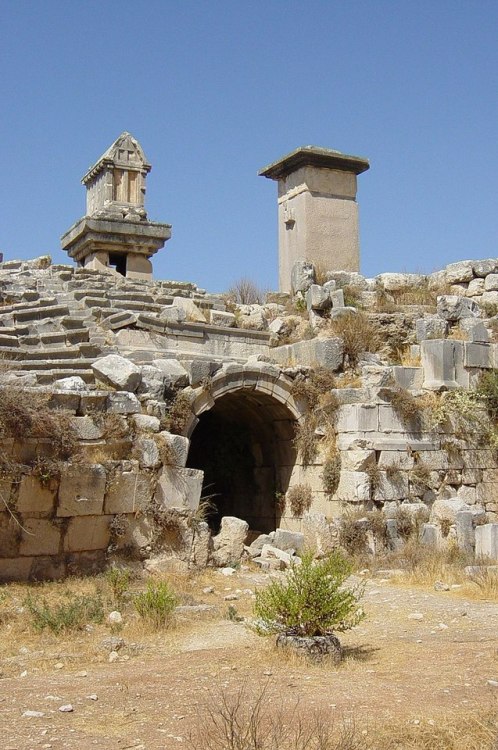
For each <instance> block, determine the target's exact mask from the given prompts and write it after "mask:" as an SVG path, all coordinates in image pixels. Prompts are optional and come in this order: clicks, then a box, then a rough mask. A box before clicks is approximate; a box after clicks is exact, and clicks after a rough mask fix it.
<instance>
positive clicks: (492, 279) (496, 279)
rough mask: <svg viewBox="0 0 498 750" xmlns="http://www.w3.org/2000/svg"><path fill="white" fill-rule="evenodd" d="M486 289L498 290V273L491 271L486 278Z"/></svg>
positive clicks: (489, 290) (488, 290) (490, 290)
mask: <svg viewBox="0 0 498 750" xmlns="http://www.w3.org/2000/svg"><path fill="white" fill-rule="evenodd" d="M484 289H485V290H486V291H487V292H495V291H496V290H498V273H490V274H488V275H487V276H486V278H485V279H484Z"/></svg>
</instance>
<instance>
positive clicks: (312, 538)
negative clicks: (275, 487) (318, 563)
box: [301, 513, 336, 557]
mask: <svg viewBox="0 0 498 750" xmlns="http://www.w3.org/2000/svg"><path fill="white" fill-rule="evenodd" d="M301 527H302V531H303V534H304V547H305V549H309V550H314V553H315V556H316V557H324V556H325V555H328V554H329V553H330V552H332V550H333V549H334V547H335V546H336V536H335V535H334V533H333V530H332V528H331V525H330V524H329V523H328V521H327V519H326V518H325V516H324V515H323V514H321V513H305V514H304V516H303V518H302V521H301Z"/></svg>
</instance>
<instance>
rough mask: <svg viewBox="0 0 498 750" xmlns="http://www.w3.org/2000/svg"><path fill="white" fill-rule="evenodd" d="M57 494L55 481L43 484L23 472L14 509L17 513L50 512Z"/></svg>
mask: <svg viewBox="0 0 498 750" xmlns="http://www.w3.org/2000/svg"><path fill="white" fill-rule="evenodd" d="M56 495H57V485H56V484H55V483H53V484H51V485H49V486H44V485H42V484H41V483H40V480H39V479H38V478H37V477H35V476H32V475H31V474H24V475H23V476H22V477H21V483H20V485H19V495H18V498H17V503H16V510H18V511H19V513H51V512H52V511H53V509H54V503H55V498H56Z"/></svg>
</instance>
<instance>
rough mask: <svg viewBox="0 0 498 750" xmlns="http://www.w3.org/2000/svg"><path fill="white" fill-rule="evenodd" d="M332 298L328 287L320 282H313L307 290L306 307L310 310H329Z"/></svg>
mask: <svg viewBox="0 0 498 750" xmlns="http://www.w3.org/2000/svg"><path fill="white" fill-rule="evenodd" d="M330 305H331V299H330V296H329V292H328V291H327V289H324V288H323V286H319V285H318V284H312V285H311V286H310V288H309V289H308V291H307V292H306V307H307V308H308V310H327V309H328V308H329V307H330Z"/></svg>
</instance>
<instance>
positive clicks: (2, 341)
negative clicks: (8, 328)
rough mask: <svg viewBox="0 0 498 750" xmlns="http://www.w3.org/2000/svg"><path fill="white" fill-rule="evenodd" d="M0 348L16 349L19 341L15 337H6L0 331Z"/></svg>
mask: <svg viewBox="0 0 498 750" xmlns="http://www.w3.org/2000/svg"><path fill="white" fill-rule="evenodd" d="M0 346H1V347H2V349H3V347H4V346H5V347H10V348H16V347H18V346H19V339H18V338H17V336H6V335H5V334H3V333H2V332H1V329H0Z"/></svg>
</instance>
